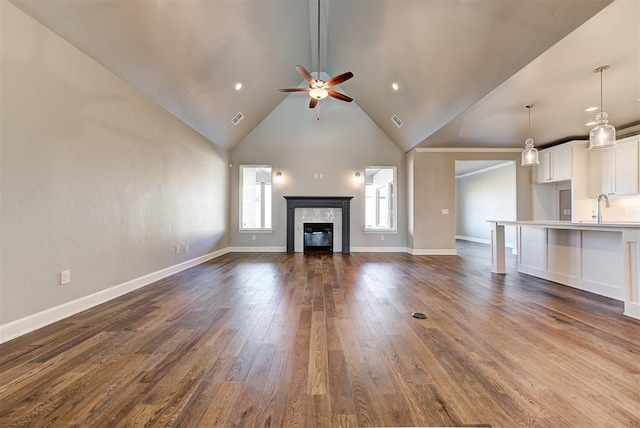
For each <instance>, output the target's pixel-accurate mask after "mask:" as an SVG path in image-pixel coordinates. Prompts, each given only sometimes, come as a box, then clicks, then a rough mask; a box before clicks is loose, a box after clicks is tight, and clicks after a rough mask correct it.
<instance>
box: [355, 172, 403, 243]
mask: <svg viewBox="0 0 640 428" xmlns="http://www.w3.org/2000/svg"><path fill="white" fill-rule="evenodd" d="M369 169H391V170H393V182H392V183H389V184H392V186H391V192H387V193H388V196H387V197H390V198H391V204H389V208H390V210H391V218H390V222H391V227H371V226H367V170H369ZM363 182H364V199H365V201H364V223H365V226H364V233H398V167H397V166H395V165H367V166H365V167H364V180H363ZM389 184H387V186H389ZM376 193H378V192H377V189H376ZM374 209H375V211H376V212H375V213H374V217H375V218H376V219H378V218H379V212H378V211H379V206H378V203H377V201H376V202H375V203H374Z"/></svg>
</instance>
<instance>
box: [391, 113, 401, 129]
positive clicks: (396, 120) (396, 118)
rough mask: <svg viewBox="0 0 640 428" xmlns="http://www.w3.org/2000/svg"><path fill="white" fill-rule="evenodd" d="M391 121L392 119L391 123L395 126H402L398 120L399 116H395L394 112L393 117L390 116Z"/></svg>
mask: <svg viewBox="0 0 640 428" xmlns="http://www.w3.org/2000/svg"><path fill="white" fill-rule="evenodd" d="M391 121H392V122H393V123H395V124H396V126H397V127H398V128H400V127H401V126H402V121H401V120H400V118H399V117H398V116H396V115H395V114H394V115H393V117H392V118H391Z"/></svg>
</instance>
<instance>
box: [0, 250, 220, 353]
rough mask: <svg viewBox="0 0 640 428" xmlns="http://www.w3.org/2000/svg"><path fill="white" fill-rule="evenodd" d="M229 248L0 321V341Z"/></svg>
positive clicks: (181, 269) (32, 329) (125, 292)
mask: <svg viewBox="0 0 640 428" xmlns="http://www.w3.org/2000/svg"><path fill="white" fill-rule="evenodd" d="M228 252H229V249H228V248H224V249H222V250H218V251H214V252H212V253H209V254H205V255H204V256H200V257H196V258H194V259H191V260H187V261H185V262H182V263H178V264H177V265H173V266H169V267H167V268H164V269H161V270H159V271H156V272H152V273H150V274H147V275H144V276H141V277H139V278H136V279H132V280H131V281H127V282H124V283H122V284H119V285H116V286H113V287H111V288H107V289H105V290H101V291H98V292H97V293H93V294H90V295H88V296H84V297H81V298H79V299H76V300H72V301H71V302H67V303H63V304H61V305H58V306H55V307H53V308H49V309H46V310H44V311H42V312H38V313H35V314H32V315H29V316H26V317H24V318H20V319H18V320H15V321H11V322H9V323H7V324H3V325H0V343H4V342H8V341H9V340H11V339H15V338H16V337H19V336H22V335H24V334H27V333H30V332H32V331H34V330H37V329H39V328H42V327H44V326H47V325H49V324H53V323H54V322H56V321H60V320H61V319H64V318H67V317H70V316H71V315H74V314H77V313H78V312H82V311H84V310H87V309H90V308H92V307H94V306H98V305H100V304H102V303H105V302H108V301H109V300H112V299H115V298H116V297H120V296H122V295H123V294H127V293H129V292H131V291H133V290H137V289H138V288H142V287H144V286H146V285H149V284H151V283H154V282H156V281H158V280H160V279H162V278H166V277H168V276H170V275H173V274H175V273H178V272H181V271H183V270H186V269H189V268H191V267H193V266H196V265H199V264H201V263H204V262H207V261H209V260H212V259H215V258H216V257H220V256H222V255H224V254H227V253H228Z"/></svg>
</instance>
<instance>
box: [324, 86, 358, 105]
mask: <svg viewBox="0 0 640 428" xmlns="http://www.w3.org/2000/svg"><path fill="white" fill-rule="evenodd" d="M327 92H328V93H329V96H330V97H333V98H336V99H338V100H340V101H346V102H348V103H350V102H351V101H353V98H351V97H348V96H346V95H345V94H341V93H340V92H336V91H332V90H331V89H329V90H327Z"/></svg>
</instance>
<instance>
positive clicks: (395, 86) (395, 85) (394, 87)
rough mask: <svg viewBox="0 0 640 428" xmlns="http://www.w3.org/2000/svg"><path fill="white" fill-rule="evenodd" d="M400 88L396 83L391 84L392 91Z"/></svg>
mask: <svg viewBox="0 0 640 428" xmlns="http://www.w3.org/2000/svg"><path fill="white" fill-rule="evenodd" d="M399 88H400V86H398V84H397V83H396V82H393V83H392V84H391V89H393V90H394V91H397V90H398V89H399Z"/></svg>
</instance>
